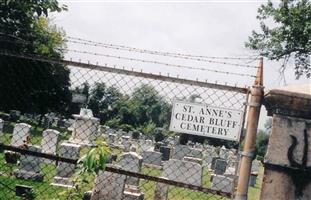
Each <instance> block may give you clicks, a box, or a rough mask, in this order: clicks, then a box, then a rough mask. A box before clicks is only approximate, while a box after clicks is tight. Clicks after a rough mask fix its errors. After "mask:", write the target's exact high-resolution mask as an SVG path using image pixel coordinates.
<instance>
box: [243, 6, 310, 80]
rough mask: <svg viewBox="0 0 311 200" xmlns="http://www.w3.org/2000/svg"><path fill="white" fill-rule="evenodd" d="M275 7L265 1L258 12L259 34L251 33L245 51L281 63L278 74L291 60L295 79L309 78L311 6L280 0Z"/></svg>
mask: <svg viewBox="0 0 311 200" xmlns="http://www.w3.org/2000/svg"><path fill="white" fill-rule="evenodd" d="M275 4H276V3H273V2H272V1H268V3H267V4H265V5H262V6H261V7H260V8H259V9H258V16H257V19H258V20H259V21H260V27H261V32H260V33H259V32H256V31H253V32H252V35H251V36H250V37H249V40H248V42H246V47H248V48H250V49H252V50H256V51H258V52H259V53H260V55H262V56H264V57H267V58H269V59H270V60H283V65H282V67H281V69H280V71H281V72H282V71H284V70H285V68H286V64H287V62H288V61H289V60H290V59H293V60H294V63H295V64H294V65H295V66H294V68H295V74H296V77H297V78H299V77H300V76H302V75H306V76H307V77H308V78H310V76H311V66H310V53H311V2H310V1H308V0H281V1H280V3H279V5H278V6H276V5H275ZM271 21H273V24H271V23H269V22H271Z"/></svg>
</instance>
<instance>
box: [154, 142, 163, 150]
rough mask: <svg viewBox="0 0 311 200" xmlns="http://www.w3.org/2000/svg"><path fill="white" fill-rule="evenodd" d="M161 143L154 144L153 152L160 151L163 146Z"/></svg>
mask: <svg viewBox="0 0 311 200" xmlns="http://www.w3.org/2000/svg"><path fill="white" fill-rule="evenodd" d="M163 145H164V144H163V142H156V143H155V144H154V151H160V147H161V146H163Z"/></svg>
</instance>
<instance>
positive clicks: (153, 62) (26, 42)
mask: <svg viewBox="0 0 311 200" xmlns="http://www.w3.org/2000/svg"><path fill="white" fill-rule="evenodd" d="M0 33H1V32H0ZM1 41H6V42H11V43H23V44H27V45H30V44H32V43H31V42H29V41H18V42H16V41H10V40H1ZM56 49H57V50H60V51H62V50H63V51H71V52H76V53H82V54H89V55H95V56H104V57H108V58H116V59H123V60H129V61H138V62H143V63H152V64H159V65H165V66H171V67H177V68H184V69H190V70H200V71H209V72H214V73H221V74H227V75H236V76H247V77H253V78H254V77H256V76H255V75H252V74H247V73H237V72H229V71H222V70H214V69H207V68H203V67H193V66H186V65H178V64H171V63H164V62H159V61H154V60H144V59H138V58H129V57H123V56H114V55H110V54H102V53H95V52H89V51H80V50H73V49H67V48H66V49H65V48H56Z"/></svg>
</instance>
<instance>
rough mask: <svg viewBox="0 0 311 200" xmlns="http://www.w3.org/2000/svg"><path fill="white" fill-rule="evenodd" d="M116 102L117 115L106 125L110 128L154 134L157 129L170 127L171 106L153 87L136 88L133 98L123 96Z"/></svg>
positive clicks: (145, 85)
mask: <svg viewBox="0 0 311 200" xmlns="http://www.w3.org/2000/svg"><path fill="white" fill-rule="evenodd" d="M115 102H116V103H115V104H114V106H115V108H116V111H117V113H115V114H114V117H113V118H112V119H111V120H109V121H108V122H107V123H106V125H108V126H111V127H121V126H123V127H124V128H126V129H127V130H134V129H135V130H138V131H140V132H142V133H144V134H152V133H153V132H154V130H155V128H156V127H164V126H167V125H168V122H169V117H170V105H169V104H168V103H167V102H166V101H165V100H164V99H163V97H162V96H160V95H159V94H158V92H157V90H156V89H155V88H154V87H153V86H150V85H147V84H144V85H142V86H140V87H138V88H136V89H135V90H134V92H133V94H132V95H131V96H127V95H123V96H122V98H120V99H119V100H118V101H116V99H115Z"/></svg>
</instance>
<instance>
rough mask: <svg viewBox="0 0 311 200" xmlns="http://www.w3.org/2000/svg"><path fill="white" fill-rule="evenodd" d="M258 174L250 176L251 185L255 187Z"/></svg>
mask: <svg viewBox="0 0 311 200" xmlns="http://www.w3.org/2000/svg"><path fill="white" fill-rule="evenodd" d="M256 180H257V174H251V176H250V177H249V186H251V187H254V186H255V185H256Z"/></svg>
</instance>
